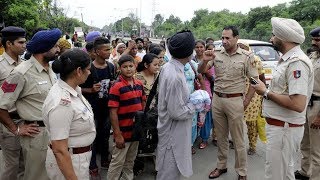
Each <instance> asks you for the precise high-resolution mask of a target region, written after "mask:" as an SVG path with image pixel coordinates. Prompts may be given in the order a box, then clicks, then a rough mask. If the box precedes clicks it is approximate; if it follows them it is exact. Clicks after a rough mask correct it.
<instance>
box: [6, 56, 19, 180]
mask: <svg viewBox="0 0 320 180" xmlns="http://www.w3.org/2000/svg"><path fill="white" fill-rule="evenodd" d="M20 62H21V59H20V58H19V59H18V63H17V62H16V61H15V60H13V59H12V58H11V57H10V56H9V55H8V54H7V53H6V52H4V53H3V54H2V56H0V86H1V85H2V84H3V82H4V81H5V79H6V78H7V77H8V76H9V74H10V72H11V71H12V70H13V69H14V68H15V67H16V66H17V65H18V64H19V63H20ZM12 111H15V108H13V109H11V110H9V112H12ZM0 145H1V147H2V154H3V161H4V164H5V165H4V169H3V171H2V174H1V175H0V179H1V180H15V179H22V178H23V172H24V163H23V156H22V150H21V145H20V141H19V138H18V137H16V136H15V135H14V134H13V133H11V132H10V131H9V130H8V129H7V128H6V127H4V126H3V125H2V124H0Z"/></svg>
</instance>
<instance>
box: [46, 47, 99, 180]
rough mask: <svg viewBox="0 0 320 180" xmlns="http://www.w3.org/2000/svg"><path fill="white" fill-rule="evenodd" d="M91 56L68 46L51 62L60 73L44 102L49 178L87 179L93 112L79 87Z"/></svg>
mask: <svg viewBox="0 0 320 180" xmlns="http://www.w3.org/2000/svg"><path fill="white" fill-rule="evenodd" d="M90 62H91V60H90V57H89V55H88V54H87V53H85V52H84V51H82V50H80V49H70V50H67V51H66V52H65V53H63V54H62V55H61V56H60V58H59V59H58V60H55V61H54V62H53V64H52V69H53V71H54V72H55V73H60V78H61V79H59V80H58V81H57V83H55V84H54V85H53V87H52V88H51V90H50V92H49V94H48V96H47V98H46V100H45V102H44V105H43V110H42V113H43V119H44V123H45V124H46V127H47V129H48V131H49V136H50V141H51V144H50V148H49V149H48V153H47V159H46V169H47V172H48V176H49V178H50V179H51V180H61V179H79V180H80V179H83V180H85V179H86V180H89V164H90V159H91V144H92V142H93V140H94V138H95V136H96V129H95V124H94V119H93V112H92V109H91V106H90V104H89V102H88V101H87V100H86V99H85V98H84V96H83V95H82V94H81V88H80V87H79V86H78V85H80V84H82V83H84V82H85V81H86V79H87V77H88V75H89V74H90Z"/></svg>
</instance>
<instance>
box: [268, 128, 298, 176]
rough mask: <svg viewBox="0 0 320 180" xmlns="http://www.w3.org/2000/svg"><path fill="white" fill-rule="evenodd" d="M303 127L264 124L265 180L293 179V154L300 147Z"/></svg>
mask: <svg viewBox="0 0 320 180" xmlns="http://www.w3.org/2000/svg"><path fill="white" fill-rule="evenodd" d="M303 131H304V127H303V126H301V127H289V124H288V123H285V126H284V127H281V126H273V125H269V124H267V125H266V132H267V139H268V141H267V146H266V165H265V180H295V178H294V156H295V154H296V153H297V152H298V151H299V149H300V143H301V140H302V136H303Z"/></svg>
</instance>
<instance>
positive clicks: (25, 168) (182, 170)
mask: <svg viewBox="0 0 320 180" xmlns="http://www.w3.org/2000/svg"><path fill="white" fill-rule="evenodd" d="M271 24H272V37H271V39H270V42H271V43H272V44H273V46H274V48H275V49H276V50H277V51H279V52H280V53H281V59H279V61H278V65H277V66H276V67H275V71H274V72H273V79H272V81H271V84H270V85H269V87H267V86H266V83H265V78H264V70H263V66H262V62H261V60H260V58H259V57H258V56H255V55H254V53H253V52H252V50H251V49H250V46H249V45H248V44H246V43H245V42H241V41H238V40H239V36H240V35H239V31H238V29H237V27H235V26H226V27H225V28H224V29H223V30H222V33H221V40H222V47H217V48H216V47H215V46H214V44H213V43H214V40H213V39H212V38H207V39H206V41H203V40H196V39H195V38H194V36H193V34H192V32H191V31H188V30H184V31H180V32H177V33H176V34H175V35H173V36H172V37H170V38H168V39H167V41H161V42H160V43H159V44H156V43H152V42H151V41H150V40H149V39H148V38H147V37H144V38H140V37H136V36H135V35H133V36H131V39H130V40H128V41H127V42H124V41H123V39H121V38H116V39H114V40H112V41H111V37H110V36H108V38H106V37H104V36H103V35H102V34H101V33H100V32H98V31H92V32H89V33H88V34H86V37H85V41H86V44H85V47H84V48H82V47H74V46H75V45H74V42H76V39H77V36H76V35H74V36H73V38H72V41H71V40H70V37H69V36H63V33H62V32H61V31H60V30H59V29H57V28H55V29H38V30H37V31H35V32H34V33H33V36H32V38H31V39H30V40H27V39H26V32H25V30H24V29H23V28H21V27H14V26H9V27H5V28H4V29H2V30H1V46H3V48H4V50H3V51H0V52H1V53H2V55H1V56H0V85H1V89H0V122H1V125H0V145H1V148H2V154H3V160H4V161H3V163H4V169H3V170H2V174H1V175H0V179H1V180H15V179H24V180H47V179H51V180H62V179H70V180H76V179H83V180H88V179H101V175H100V173H101V169H106V170H107V179H108V180H118V179H133V178H134V176H136V175H138V174H139V173H142V172H143V168H144V165H143V164H144V162H143V161H144V158H141V157H140V156H139V154H141V153H143V152H141V151H140V150H139V149H141V147H139V139H136V138H135V136H134V129H135V128H136V127H135V122H136V120H137V119H136V117H137V114H138V112H140V111H144V109H145V108H146V102H147V101H149V102H150V103H149V104H147V106H148V107H147V108H148V109H149V108H150V107H149V106H151V107H156V109H157V115H158V119H156V121H157V127H156V128H157V133H158V137H157V139H158V142H157V144H156V145H157V148H156V149H155V152H153V153H151V154H149V155H151V156H153V157H155V159H156V160H155V161H156V162H155V165H156V166H155V170H156V171H157V175H156V179H158V180H178V179H181V178H183V177H184V178H188V177H190V176H191V175H192V174H193V170H192V155H193V154H195V153H197V152H198V151H201V149H205V148H207V146H208V144H209V139H211V140H212V143H213V144H214V145H215V146H217V150H218V155H217V165H216V168H214V169H213V170H212V171H211V172H209V176H208V178H209V179H215V178H218V177H220V176H221V175H223V174H224V173H227V171H228V169H227V159H228V151H229V147H230V142H231V145H232V148H234V153H235V165H234V168H235V171H236V173H237V176H238V180H246V179H247V175H248V170H247V166H248V164H247V155H253V154H255V153H256V143H257V138H258V133H257V131H258V130H257V129H258V125H257V120H258V119H263V121H266V124H267V125H266V127H265V129H266V136H267V142H266V143H267V145H266V164H265V176H264V177H265V179H268V180H286V179H290V180H294V179H312V180H316V179H319V177H320V175H319V172H320V159H319V156H320V150H319V148H318V147H319V142H318V141H317V138H318V136H319V128H320V115H319V110H320V104H319V103H318V102H319V101H320V81H319V78H318V77H317V75H318V73H319V72H320V71H319V67H320V66H319V64H320V27H318V28H316V29H314V30H312V31H311V32H310V35H311V37H312V52H310V56H309V57H308V56H307V55H306V54H305V53H304V52H303V51H302V50H301V48H300V44H302V43H303V42H304V40H305V35H304V30H303V28H302V27H301V25H300V24H299V23H298V22H297V21H295V20H293V19H286V18H277V17H273V18H272V19H271ZM153 87H156V95H155V96H153V95H151V94H152V93H153V92H152V90H153V89H154V88H153ZM149 95H150V96H149ZM190 97H193V98H194V97H196V100H195V99H192V98H190ZM208 99H209V108H206V105H203V104H205V103H204V102H206V101H207V100H208ZM199 102H200V103H199ZM199 104H201V105H199ZM264 118H265V119H264ZM245 124H246V126H245ZM246 127H247V133H248V139H249V149H247V148H246V147H247V146H246V143H245V134H244V132H245V130H244V128H246ZM111 134H112V139H113V141H111V142H112V145H109V139H110V135H111ZM196 139H200V144H199V145H198V146H196V143H195V142H196ZM109 147H111V148H109ZM198 149H199V150H198ZM300 149H301V152H302V155H303V158H302V160H301V170H299V171H296V172H294V155H295V153H296V152H297V151H299V150H300ZM199 153H200V154H201V152H199ZM98 154H100V158H101V160H100V161H97V157H98V156H97V155H98ZM97 162H100V164H98V163H97Z"/></svg>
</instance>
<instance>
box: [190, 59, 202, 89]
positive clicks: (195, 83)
mask: <svg viewBox="0 0 320 180" xmlns="http://www.w3.org/2000/svg"><path fill="white" fill-rule="evenodd" d="M189 64H190V66H191V69H192V70H193V72H194V74H195V76H196V77H195V78H194V82H193V84H194V89H195V90H199V89H201V83H200V81H199V79H198V78H197V76H198V72H197V71H196V68H195V67H194V66H193V64H192V63H191V62H189Z"/></svg>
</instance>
